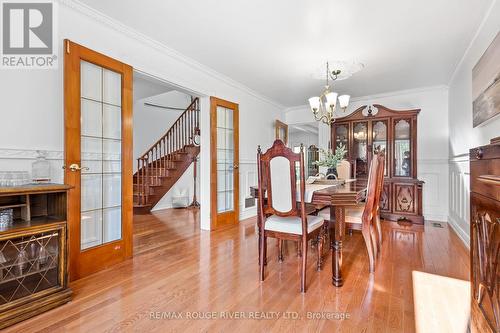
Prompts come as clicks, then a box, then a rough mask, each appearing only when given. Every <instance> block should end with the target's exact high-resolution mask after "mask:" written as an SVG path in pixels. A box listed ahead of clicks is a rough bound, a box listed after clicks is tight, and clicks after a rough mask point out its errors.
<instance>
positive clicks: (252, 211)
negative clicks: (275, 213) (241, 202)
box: [240, 207, 257, 221]
mask: <svg viewBox="0 0 500 333" xmlns="http://www.w3.org/2000/svg"><path fill="white" fill-rule="evenodd" d="M254 216H257V207H252V208H247V209H245V210H243V211H240V221H242V220H246V219H248V218H251V217H254Z"/></svg>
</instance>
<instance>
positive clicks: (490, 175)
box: [469, 138, 500, 333]
mask: <svg viewBox="0 0 500 333" xmlns="http://www.w3.org/2000/svg"><path fill="white" fill-rule="evenodd" d="M469 158H470V191H471V195H470V201H471V208H470V209H471V210H470V219H471V221H470V243H471V244H470V254H471V255H470V260H471V265H470V267H471V287H472V290H471V331H472V332H481V333H486V332H500V313H499V312H498V310H499V309H500V290H499V288H500V273H499V272H500V271H499V266H498V265H499V261H500V252H499V249H500V138H497V139H494V140H492V143H491V144H490V145H488V146H483V147H479V148H474V149H471V150H470V155H469Z"/></svg>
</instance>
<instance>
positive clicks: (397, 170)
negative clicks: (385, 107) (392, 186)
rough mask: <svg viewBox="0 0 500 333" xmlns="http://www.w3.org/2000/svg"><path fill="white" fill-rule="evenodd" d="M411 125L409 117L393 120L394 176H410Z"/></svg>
mask: <svg viewBox="0 0 500 333" xmlns="http://www.w3.org/2000/svg"><path fill="white" fill-rule="evenodd" d="M410 139H411V125H410V120H409V119H398V120H395V121H394V176H397V177H409V176H411V172H412V170H411V165H412V161H411V156H412V152H411V149H412V147H411V141H410Z"/></svg>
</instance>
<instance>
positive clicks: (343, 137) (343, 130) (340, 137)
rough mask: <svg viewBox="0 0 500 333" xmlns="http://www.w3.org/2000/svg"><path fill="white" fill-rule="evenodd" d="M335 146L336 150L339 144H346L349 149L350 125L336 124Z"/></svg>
mask: <svg viewBox="0 0 500 333" xmlns="http://www.w3.org/2000/svg"><path fill="white" fill-rule="evenodd" d="M334 139H335V147H334V150H335V149H337V147H339V146H342V145H343V146H344V147H345V148H346V149H349V125H348V124H345V125H336V126H335V138H334Z"/></svg>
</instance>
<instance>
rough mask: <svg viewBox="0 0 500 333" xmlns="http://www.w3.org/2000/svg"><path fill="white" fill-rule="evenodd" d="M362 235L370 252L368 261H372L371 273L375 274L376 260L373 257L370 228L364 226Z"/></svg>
mask: <svg viewBox="0 0 500 333" xmlns="http://www.w3.org/2000/svg"><path fill="white" fill-rule="evenodd" d="M361 233H362V234H363V238H364V239H365V245H366V251H367V252H368V260H369V261H370V268H369V269H370V273H373V272H374V271H375V260H374V257H373V245H372V241H371V232H370V226H369V225H366V226H365V225H363V229H362V230H361Z"/></svg>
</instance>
